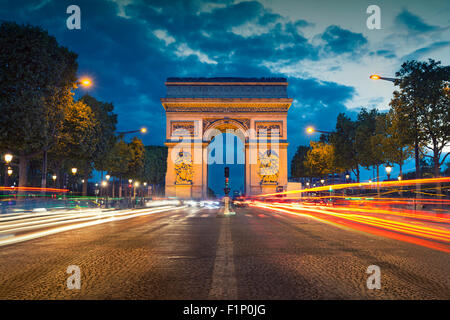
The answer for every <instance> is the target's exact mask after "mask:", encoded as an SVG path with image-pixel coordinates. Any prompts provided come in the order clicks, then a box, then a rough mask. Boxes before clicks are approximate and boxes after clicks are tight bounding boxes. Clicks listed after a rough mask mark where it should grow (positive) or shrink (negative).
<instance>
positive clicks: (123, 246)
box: [0, 208, 450, 299]
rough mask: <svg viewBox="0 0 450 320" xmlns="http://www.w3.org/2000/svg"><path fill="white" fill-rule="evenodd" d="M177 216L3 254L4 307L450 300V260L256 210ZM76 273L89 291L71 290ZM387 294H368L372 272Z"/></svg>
mask: <svg viewBox="0 0 450 320" xmlns="http://www.w3.org/2000/svg"><path fill="white" fill-rule="evenodd" d="M216 213H217V210H214V209H200V208H188V209H176V210H171V211H167V212H159V213H155V214H152V215H145V216H137V217H134V218H131V219H127V220H118V221H111V222H107V223H103V224H99V225H93V226H88V227H84V228H80V229H75V230H69V231H65V232H61V233H57V234H53V235H49V236H45V237H41V238H37V239H34V240H29V241H25V242H21V243H16V244H11V245H7V246H3V247H1V248H0V299H450V255H449V254H448V253H445V252H441V251H436V250H433V249H428V248H425V247H421V246H418V245H414V244H409V243H404V242H401V241H398V240H393V239H387V238H383V237H380V236H374V235H369V234H366V233H363V232H356V231H351V230H348V229H343V228H338V227H336V226H332V225H328V224H325V223H322V222H318V221H316V220H312V219H310V218H308V217H300V216H291V215H283V214H278V213H273V212H270V211H267V210H262V209H254V208H240V209H237V214H236V215H235V216H227V217H223V216H222V217H221V216H217V214H216ZM70 265H76V266H79V268H80V270H81V289H79V290H77V289H74V290H69V289H67V286H66V281H67V278H68V277H69V274H67V273H66V270H67V267H68V266H70ZM370 265H377V266H379V267H380V270H381V289H379V290H377V289H372V290H370V289H368V288H367V285H366V282H367V278H368V277H369V274H367V273H366V270H367V268H368V266H370Z"/></svg>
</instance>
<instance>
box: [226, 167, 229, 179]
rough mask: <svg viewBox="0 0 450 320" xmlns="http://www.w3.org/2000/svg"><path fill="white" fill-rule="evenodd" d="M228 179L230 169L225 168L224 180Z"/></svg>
mask: <svg viewBox="0 0 450 320" xmlns="http://www.w3.org/2000/svg"><path fill="white" fill-rule="evenodd" d="M229 177H230V167H225V178H229Z"/></svg>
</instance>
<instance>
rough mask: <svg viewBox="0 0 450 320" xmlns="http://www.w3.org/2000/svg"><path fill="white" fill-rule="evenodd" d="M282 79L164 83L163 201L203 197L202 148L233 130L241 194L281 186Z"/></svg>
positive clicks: (205, 168)
mask: <svg viewBox="0 0 450 320" xmlns="http://www.w3.org/2000/svg"><path fill="white" fill-rule="evenodd" d="M287 85H288V83H287V82H286V79H284V78H270V79H266V78H261V79H256V78H169V79H168V80H167V82H166V87H167V94H166V98H162V99H161V102H162V105H163V106H164V108H165V110H166V137H167V140H166V145H167V146H168V148H169V152H168V158H167V174H166V196H176V197H179V198H206V196H207V185H208V165H207V159H208V149H207V148H208V145H209V143H210V141H211V139H212V138H213V136H214V134H218V133H222V132H226V131H227V130H233V131H234V133H235V134H236V135H237V136H238V137H239V138H241V139H242V140H243V141H244V142H245V144H244V145H245V193H246V195H257V194H261V193H272V192H275V191H276V188H277V187H283V188H286V185H287V145H288V143H287V130H286V124H287V112H288V109H289V107H290V105H291V103H292V99H289V98H288V97H287Z"/></svg>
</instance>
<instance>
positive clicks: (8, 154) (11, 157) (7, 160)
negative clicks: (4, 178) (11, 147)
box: [5, 153, 13, 164]
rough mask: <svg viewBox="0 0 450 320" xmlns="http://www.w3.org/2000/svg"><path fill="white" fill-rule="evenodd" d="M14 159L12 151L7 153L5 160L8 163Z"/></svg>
mask: <svg viewBox="0 0 450 320" xmlns="http://www.w3.org/2000/svg"><path fill="white" fill-rule="evenodd" d="M12 159H13V155H12V154H10V153H7V154H5V162H6V164H9V163H10V162H11V161H12Z"/></svg>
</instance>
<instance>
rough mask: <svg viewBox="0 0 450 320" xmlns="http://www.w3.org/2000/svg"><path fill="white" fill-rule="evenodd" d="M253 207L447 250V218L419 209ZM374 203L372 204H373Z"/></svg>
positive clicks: (449, 239)
mask: <svg viewBox="0 0 450 320" xmlns="http://www.w3.org/2000/svg"><path fill="white" fill-rule="evenodd" d="M249 205H250V206H252V207H257V208H263V209H268V210H273V211H276V212H281V213H287V214H291V215H297V216H304V217H310V218H313V219H315V220H319V221H321V222H326V223H329V224H332V225H335V226H341V227H342V226H344V227H348V228H351V229H353V230H359V231H364V232H367V233H370V234H375V235H378V236H383V237H387V238H391V239H396V240H400V241H404V242H409V243H414V244H417V245H421V246H424V247H427V248H432V249H435V250H440V251H444V252H448V253H450V218H449V217H439V216H436V213H433V212H428V211H418V210H406V209H398V208H395V209H391V208H388V207H383V208H377V207H376V206H375V205H376V203H375V205H372V204H366V206H367V207H358V206H356V205H354V206H352V205H351V206H342V207H336V206H333V207H328V206H316V205H306V204H300V203H291V204H289V203H264V202H260V201H254V202H251V203H249ZM372 206H373V207H372Z"/></svg>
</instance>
